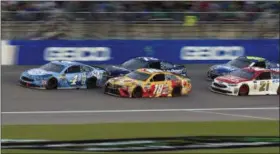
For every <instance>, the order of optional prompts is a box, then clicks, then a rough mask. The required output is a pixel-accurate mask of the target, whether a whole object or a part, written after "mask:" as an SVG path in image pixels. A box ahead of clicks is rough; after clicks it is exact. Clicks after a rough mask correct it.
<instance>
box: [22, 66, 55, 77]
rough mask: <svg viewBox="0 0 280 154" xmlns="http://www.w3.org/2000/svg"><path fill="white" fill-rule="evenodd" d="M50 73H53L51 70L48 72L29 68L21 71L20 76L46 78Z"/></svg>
mask: <svg viewBox="0 0 280 154" xmlns="http://www.w3.org/2000/svg"><path fill="white" fill-rule="evenodd" d="M52 75H53V72H48V71H45V70H43V69H40V68H34V69H30V70H27V71H25V72H23V73H22V76H26V77H28V78H32V79H39V78H40V79H44V78H48V77H50V76H52Z"/></svg>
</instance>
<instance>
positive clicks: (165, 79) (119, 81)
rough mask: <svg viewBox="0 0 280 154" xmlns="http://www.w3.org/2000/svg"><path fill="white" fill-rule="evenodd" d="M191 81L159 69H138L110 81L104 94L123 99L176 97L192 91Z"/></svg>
mask: <svg viewBox="0 0 280 154" xmlns="http://www.w3.org/2000/svg"><path fill="white" fill-rule="evenodd" d="M191 87H192V85H191V83H190V79H188V78H185V77H182V76H179V75H176V74H173V73H170V72H165V71H162V70H157V69H145V68H142V69H138V70H136V71H133V72H131V73H129V74H127V75H125V76H122V77H115V78H111V79H109V80H108V81H107V82H106V84H105V88H104V93H106V94H111V95H117V96H121V97H132V98H140V97H175V96H181V95H186V94H188V93H189V92H190V91H191Z"/></svg>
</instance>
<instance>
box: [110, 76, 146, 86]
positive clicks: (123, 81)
mask: <svg viewBox="0 0 280 154" xmlns="http://www.w3.org/2000/svg"><path fill="white" fill-rule="evenodd" d="M108 82H109V83H111V84H116V85H125V86H130V85H134V84H137V83H139V82H141V81H138V80H134V79H131V78H128V77H125V76H123V77H115V78H112V79H109V80H108Z"/></svg>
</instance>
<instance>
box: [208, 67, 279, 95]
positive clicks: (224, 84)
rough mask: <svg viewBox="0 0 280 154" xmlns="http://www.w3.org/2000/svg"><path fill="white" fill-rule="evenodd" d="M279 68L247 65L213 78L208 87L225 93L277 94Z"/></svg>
mask: <svg viewBox="0 0 280 154" xmlns="http://www.w3.org/2000/svg"><path fill="white" fill-rule="evenodd" d="M279 75H280V71H279V69H263V68H256V67H248V68H244V69H240V70H236V71H233V72H232V73H230V74H229V75H225V76H220V77H217V78H216V79H214V81H213V82H212V85H211V87H210V89H211V90H212V91H213V92H218V93H223V94H227V95H235V96H238V95H239V96H245V95H277V94H278V95H279V94H280V86H279Z"/></svg>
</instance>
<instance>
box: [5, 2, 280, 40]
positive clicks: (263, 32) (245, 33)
mask: <svg viewBox="0 0 280 154" xmlns="http://www.w3.org/2000/svg"><path fill="white" fill-rule="evenodd" d="M1 7H2V9H1V10H2V11H1V13H2V16H1V19H2V25H1V26H2V39H195V38H204V39H205V38H209V39H210V38H220V39H224V38H229V39H231V38H241V39H250V38H279V9H280V3H279V2H277V1H276V2H266V1H265V2H235V1H233V2H229V1H226V2H169V1H164V2H125V1H123V2H90V1H84V2H83V1H77V2H75V1H73V2H71V1H67V2H54V1H49V2H36V1H34V2H19V1H4V2H2V6H1Z"/></svg>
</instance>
